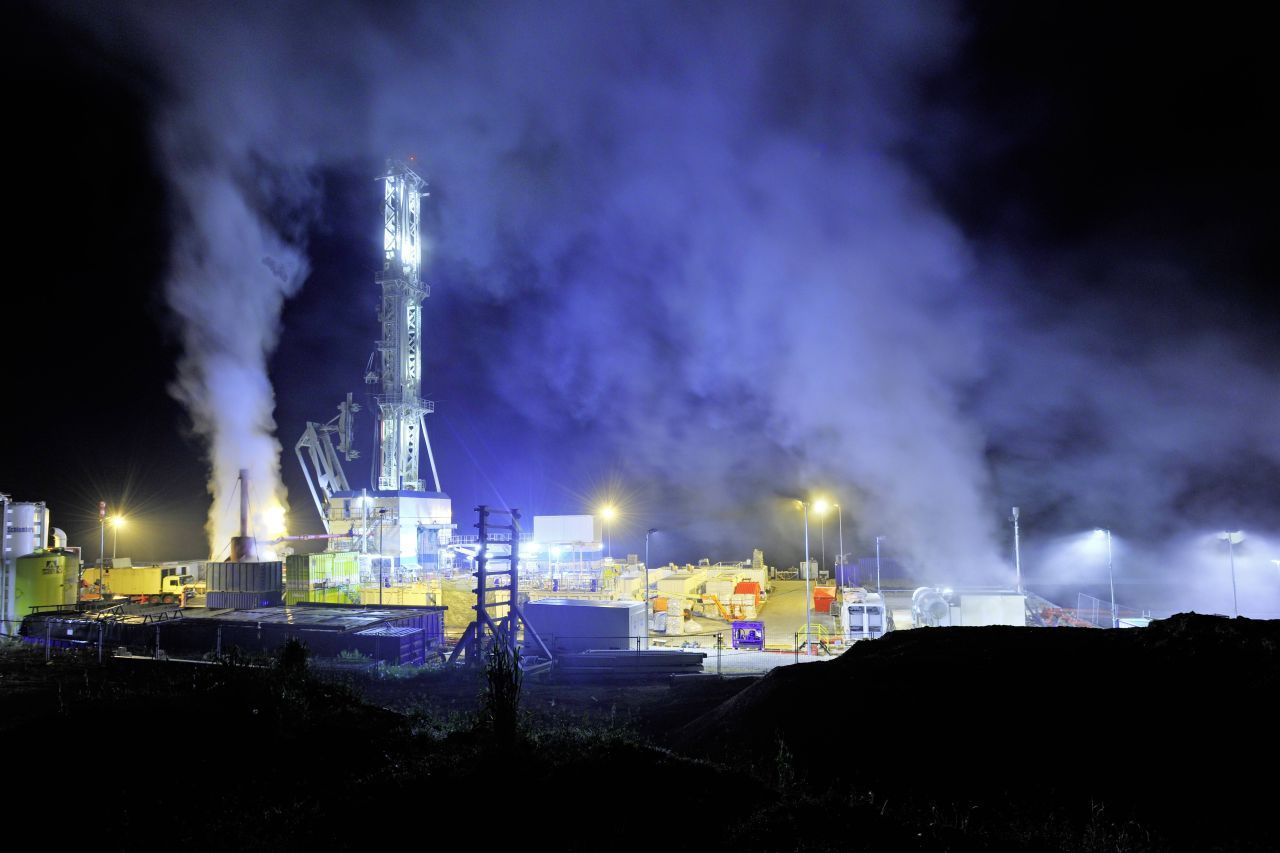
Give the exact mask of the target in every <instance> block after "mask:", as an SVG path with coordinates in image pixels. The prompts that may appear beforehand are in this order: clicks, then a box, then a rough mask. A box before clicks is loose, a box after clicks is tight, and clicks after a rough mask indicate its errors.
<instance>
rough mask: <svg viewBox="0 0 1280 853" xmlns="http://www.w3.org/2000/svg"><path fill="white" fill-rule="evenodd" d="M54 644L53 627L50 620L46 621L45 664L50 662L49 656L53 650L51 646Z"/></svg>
mask: <svg viewBox="0 0 1280 853" xmlns="http://www.w3.org/2000/svg"><path fill="white" fill-rule="evenodd" d="M52 642H53V625H52V624H50V623H49V620H48V619H46V620H45V621H44V662H45V663H48V662H49V654H50V649H51V645H50V644H51V643H52Z"/></svg>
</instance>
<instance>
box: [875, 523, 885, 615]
mask: <svg viewBox="0 0 1280 853" xmlns="http://www.w3.org/2000/svg"><path fill="white" fill-rule="evenodd" d="M882 539H884V537H883V536H877V537H876V592H877V593H878V594H880V595H881V596H883V595H884V593H883V592H882V591H881V590H880V541H881V540H882ZM883 603H884V602H883V599H882V600H881V604H883Z"/></svg>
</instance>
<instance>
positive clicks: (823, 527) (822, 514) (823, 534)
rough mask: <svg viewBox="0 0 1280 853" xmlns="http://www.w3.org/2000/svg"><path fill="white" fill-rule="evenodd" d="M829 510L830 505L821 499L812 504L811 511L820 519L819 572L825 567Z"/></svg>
mask: <svg viewBox="0 0 1280 853" xmlns="http://www.w3.org/2000/svg"><path fill="white" fill-rule="evenodd" d="M829 509H831V505H830V504H829V503H827V502H826V501H825V500H823V499H822V498H818V500H816V501H814V502H813V511H814V512H815V513H816V514H817V516H818V518H819V519H821V520H820V521H819V522H818V541H819V542H821V543H822V544H821V545H820V546H819V547H820V548H821V551H820V552H819V553H821V555H822V556H821V557H820V558H819V559H818V571H819V572H821V571H822V570H823V569H825V568H826V567H827V510H829Z"/></svg>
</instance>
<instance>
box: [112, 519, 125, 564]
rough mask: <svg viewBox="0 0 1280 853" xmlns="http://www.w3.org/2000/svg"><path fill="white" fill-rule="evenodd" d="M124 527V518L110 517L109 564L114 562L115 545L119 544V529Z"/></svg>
mask: <svg viewBox="0 0 1280 853" xmlns="http://www.w3.org/2000/svg"><path fill="white" fill-rule="evenodd" d="M121 527H124V516H120V515H115V516H112V517H111V562H112V563H114V562H115V560H116V545H118V544H119V542H120V528H121Z"/></svg>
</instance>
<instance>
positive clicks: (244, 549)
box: [227, 468, 258, 563]
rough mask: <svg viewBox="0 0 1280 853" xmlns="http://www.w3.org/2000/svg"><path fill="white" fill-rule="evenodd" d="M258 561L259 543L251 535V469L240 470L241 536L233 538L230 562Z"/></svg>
mask: <svg viewBox="0 0 1280 853" xmlns="http://www.w3.org/2000/svg"><path fill="white" fill-rule="evenodd" d="M257 559H258V548H257V543H256V542H255V541H254V539H253V537H252V536H250V535H249V469H248V468H241V469H240V535H239V536H232V537H231V556H230V557H229V558H228V560H227V561H228V562H231V563H249V562H256V561H257Z"/></svg>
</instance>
